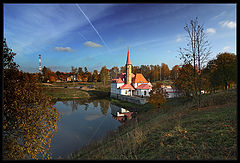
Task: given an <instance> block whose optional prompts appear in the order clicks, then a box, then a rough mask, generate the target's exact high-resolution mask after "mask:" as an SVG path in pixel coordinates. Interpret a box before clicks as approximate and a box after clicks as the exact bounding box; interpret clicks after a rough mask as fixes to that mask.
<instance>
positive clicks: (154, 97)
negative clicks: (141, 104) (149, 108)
mask: <svg viewBox="0 0 240 163" xmlns="http://www.w3.org/2000/svg"><path fill="white" fill-rule="evenodd" d="M162 85H163V83H161V82H156V84H155V85H154V86H153V87H152V90H151V91H150V93H149V94H150V97H149V99H148V102H149V103H151V104H152V105H153V106H154V107H156V108H160V107H161V104H163V103H165V102H166V97H167V92H166V91H165V90H164V89H163V88H162Z"/></svg>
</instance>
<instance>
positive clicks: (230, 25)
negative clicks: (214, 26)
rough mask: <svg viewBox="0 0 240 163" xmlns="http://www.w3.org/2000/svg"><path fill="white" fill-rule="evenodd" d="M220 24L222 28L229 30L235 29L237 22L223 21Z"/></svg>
mask: <svg viewBox="0 0 240 163" xmlns="http://www.w3.org/2000/svg"><path fill="white" fill-rule="evenodd" d="M219 24H221V26H222V27H228V28H235V27H236V22H234V21H228V20H227V21H221V22H220V23H219Z"/></svg>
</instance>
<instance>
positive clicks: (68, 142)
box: [50, 99, 133, 159]
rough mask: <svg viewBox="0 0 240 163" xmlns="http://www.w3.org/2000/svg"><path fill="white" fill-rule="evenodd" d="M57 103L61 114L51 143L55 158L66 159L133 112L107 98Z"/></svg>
mask: <svg viewBox="0 0 240 163" xmlns="http://www.w3.org/2000/svg"><path fill="white" fill-rule="evenodd" d="M54 106H55V107H56V108H57V110H58V111H59V113H60V114H62V117H61V119H60V120H59V122H58V130H57V133H56V135H55V136H54V137H53V138H52V142H51V147H50V151H51V152H52V158H53V159H57V158H60V157H61V158H64V157H66V156H67V155H69V154H70V153H73V152H75V151H76V150H78V149H80V148H81V147H83V146H84V145H86V144H88V143H90V142H92V141H94V140H97V139H100V138H101V137H104V136H106V134H107V133H108V132H109V131H110V130H116V129H117V128H118V127H119V126H120V125H122V123H124V122H125V120H126V119H129V118H131V117H132V114H133V112H129V111H128V110H126V109H123V108H121V107H118V106H115V105H113V104H111V103H110V102H109V101H108V100H104V99H103V100H95V101H92V102H88V103H87V102H84V101H78V100H72V101H64V102H62V101H58V102H56V103H55V105H54Z"/></svg>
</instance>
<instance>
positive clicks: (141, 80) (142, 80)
mask: <svg viewBox="0 0 240 163" xmlns="http://www.w3.org/2000/svg"><path fill="white" fill-rule="evenodd" d="M133 82H134V83H148V81H147V80H146V79H145V78H144V76H143V75H142V74H140V73H139V74H136V75H135V78H134V80H133Z"/></svg>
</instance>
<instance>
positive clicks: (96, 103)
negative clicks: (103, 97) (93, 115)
mask: <svg viewBox="0 0 240 163" xmlns="http://www.w3.org/2000/svg"><path fill="white" fill-rule="evenodd" d="M92 103H93V106H94V107H95V108H97V107H98V100H93V102H92Z"/></svg>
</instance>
